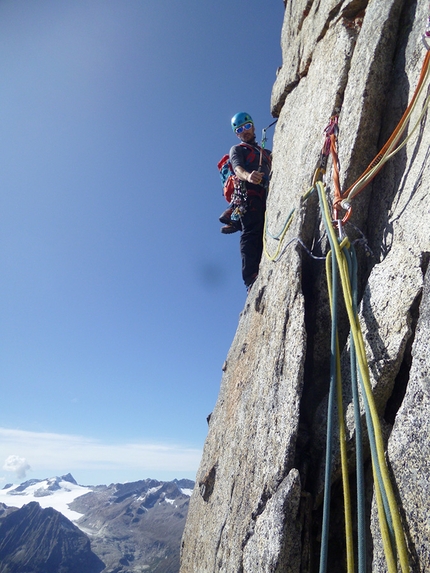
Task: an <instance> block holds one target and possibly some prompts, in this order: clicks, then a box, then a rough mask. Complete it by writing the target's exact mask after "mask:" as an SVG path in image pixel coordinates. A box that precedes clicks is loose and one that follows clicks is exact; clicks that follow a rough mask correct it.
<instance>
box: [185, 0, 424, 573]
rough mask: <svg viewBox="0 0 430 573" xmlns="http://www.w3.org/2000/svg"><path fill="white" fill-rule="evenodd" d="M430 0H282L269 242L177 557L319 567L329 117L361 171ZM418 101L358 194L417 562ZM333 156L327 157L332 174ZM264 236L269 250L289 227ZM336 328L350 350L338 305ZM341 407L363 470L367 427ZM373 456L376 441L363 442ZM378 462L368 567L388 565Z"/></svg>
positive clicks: (363, 254)
mask: <svg viewBox="0 0 430 573" xmlns="http://www.w3.org/2000/svg"><path fill="white" fill-rule="evenodd" d="M427 17H428V2H427V0H418V1H417V0H384V2H380V1H378V0H350V1H336V0H319V1H317V0H295V1H294V2H292V1H291V0H286V1H285V19H284V24H283V29H282V39H281V46H282V52H283V66H282V68H281V69H280V70H279V72H278V75H277V79H276V82H275V85H274V87H273V92H272V101H271V109H272V113H273V115H274V116H275V117H278V123H277V125H276V131H275V136H274V145H273V176H272V181H271V189H270V194H269V199H268V207H267V229H268V231H269V233H270V235H272V236H276V235H278V234H279V232H280V231H281V230H282V228H283V225H284V223H285V221H286V219H287V217H288V215H289V213H290V212H291V208H292V207H295V212H294V218H293V222H292V225H291V226H290V228H289V229H288V232H287V234H286V236H285V239H284V242H283V244H282V246H281V248H280V251H279V256H278V257H276V260H275V262H273V261H271V260H269V259H268V258H267V257H264V256H263V259H262V262H261V265H260V274H259V276H258V279H257V282H256V283H255V285H254V286H253V288H252V290H251V292H250V294H249V295H248V298H247V301H246V304H245V308H244V310H243V312H242V313H241V316H240V320H239V325H238V329H237V332H236V336H235V339H234V341H233V344H232V347H231V349H230V351H229V353H228V356H227V359H226V362H225V365H224V368H223V370H224V373H223V376H222V382H221V388H220V393H219V397H218V401H217V404H216V406H215V409H214V412H213V413H212V416H211V418H210V423H209V432H208V436H207V440H206V444H205V448H204V452H203V457H202V461H201V465H200V468H199V471H198V474H197V479H196V487H195V490H194V492H193V495H192V498H191V501H190V508H189V513H188V519H187V524H186V527H185V532H184V536H183V539H182V556H181V573H196V572H198V573H215V572H224V573H261V572H271V573H280V572H288V573H290V572H291V573H313V572H314V571H317V570H318V556H319V543H320V536H321V513H322V512H321V492H322V490H323V482H322V476H323V474H324V465H325V462H324V456H325V433H326V423H327V422H326V417H327V416H326V412H327V393H328V385H329V361H330V311H329V304H328V294H327V283H326V278H325V269H324V262H323V261H322V260H320V259H314V258H312V257H311V256H310V255H309V251H310V250H311V251H312V253H313V254H314V255H318V256H320V257H324V256H325V254H326V253H327V250H328V246H327V239H326V237H325V232H324V230H323V227H322V225H321V214H320V208H319V204H318V199H317V197H316V196H315V194H313V195H311V196H310V198H309V199H307V200H306V201H305V200H303V199H302V197H303V194H304V193H305V192H306V191H307V190H308V189H309V187H310V184H311V181H312V176H313V174H314V170H315V166H316V164H317V162H318V159H319V157H320V152H321V148H322V145H323V132H324V128H325V127H326V126H327V124H328V122H329V119H330V117H331V116H332V115H333V114H336V115H338V118H339V119H338V123H339V135H338V145H339V148H338V150H339V161H340V183H341V187H342V190H346V189H347V188H348V187H349V186H350V185H351V184H352V183H353V182H354V181H355V180H356V179H357V177H358V176H359V175H360V174H361V173H362V172H363V171H364V169H365V168H366V167H367V165H368V164H369V163H370V162H371V161H372V159H373V158H374V157H375V155H376V154H377V152H378V150H379V149H380V148H381V147H382V146H383V144H384V143H385V141H386V140H387V139H388V137H389V136H390V134H391V133H392V131H393V129H394V128H395V126H396V125H397V123H398V121H399V119H400V117H401V116H402V114H403V112H404V110H405V108H406V106H407V104H408V102H409V101H410V99H411V97H412V94H413V92H414V90H415V86H416V84H417V81H418V77H419V74H420V71H421V67H422V63H423V60H424V57H425V54H426V49H425V47H424V45H423V43H422V41H421V35H422V34H423V32H424V31H425V27H426V22H427ZM428 83H429V82H428V80H427V82H426V84H425V88H424V92H425V93H424V94H423V96H422V97H421V98H420V100H419V102H418V105H417V107H416V109H415V110H414V111H413V113H412V115H411V117H410V121H409V126H408V130H407V133H408V134H411V133H412V131H413V127H414V126H415V125H417V128H416V130H415V131H414V132H413V133H412V135H411V137H410V139H408V140H407V142H406V143H405V145H404V147H403V148H402V149H401V150H400V151H399V152H398V153H397V154H396V155H395V156H394V157H393V158H392V159H391V160H390V161H389V162H388V163H387V164H386V165H385V166H384V168H383V169H382V171H381V172H380V174H379V175H378V176H377V177H376V178H375V179H373V181H372V182H371V183H370V184H369V185H368V186H367V187H366V189H365V190H364V191H363V192H362V193H361V194H360V195H358V196H357V197H355V198H354V199H353V200H352V208H353V211H352V217H351V219H350V223H348V224H347V225H346V226H345V232H346V234H347V235H348V236H349V237H350V239H351V241H357V254H358V260H359V281H358V292H359V300H360V323H361V328H362V331H363V335H364V342H365V347H366V355H367V359H368V362H369V368H370V381H371V384H372V387H373V391H374V396H375V401H376V406H377V410H378V413H379V416H380V421H381V425H382V427H383V431H384V436H385V439H386V450H387V454H386V455H387V460H388V465H389V469H390V472H391V478H392V482H393V485H394V491H395V493H396V496H397V503H398V505H399V508H400V514H401V517H402V521H403V526H404V529H405V534H406V540H407V546H408V552H409V561H410V567H411V571H413V572H414V573H415V572H416V573H418V572H419V573H424V572H425V571H427V570H428V568H429V563H430V542H429V538H430V522H429V518H428V515H430V496H429V493H430V491H429V486H428V483H429V482H430V479H429V478H430V465H429V459H430V456H429V454H430V451H429V445H428V437H427V436H428V435H429V431H430V416H429V413H430V410H429V400H430V382H429V380H430V373H429V358H428V339H429V324H430V316H429V312H430V311H429V305H430V297H429V293H430V288H429V283H430V273H429V271H428V263H429V260H430V236H429V229H430V207H429V192H428V189H429V186H430V164H429V155H430V151H429V149H430V130H429V129H428V125H427V122H428V120H427V113H426V112H424V114H423V115H422V117H421V112H422V110H423V101H424V97H425V95H426V93H427V86H428ZM331 171H332V170H331V164H330V163H329V165H328V168H327V176H326V178H327V185H328V193H329V194H330V192H331V189H330V187H331V180H332V179H331ZM270 235H268V238H267V251H268V253H269V254H271V253H272V254H273V253H275V252H276V249H277V248H278V246H279V241H277V240H275V239H273V238H271V236H270ZM339 312H340V321H339V342H340V345H341V348H342V349H343V352H344V356H346V354H347V351H348V330H349V328H348V321H347V318H346V313H345V311H344V309H343V308H342V305H341V306H340V311H339ZM344 399H345V404H344V407H345V411H346V421H347V433H348V447H349V453H350V454H352V455H350V456H349V457H350V458H351V464H350V468H349V470H350V474H351V476H352V477H354V472H355V467H354V462H353V459H354V458H353V451H354V427H353V424H352V422H353V417H352V415H351V404H350V400H349V395H348V392H347V391H346V392H345V395H344ZM365 455H366V461H365V464H366V469H369V467H370V462H369V454H368V452H367V449H366V448H365ZM333 457H334V468H335V472H334V476H333V484H332V520H331V536H330V546H329V558H328V571H336V573H343V572H344V571H346V564H345V549H344V545H345V543H344V533H343V528H344V526H343V518H342V512H343V502H342V491H341V486H340V480H339V472H338V466H339V464H338V453H337V452H336V451H335V452H334V455H333ZM370 474H371V472H367V475H368V476H369V478H368V484H367V485H368V488H367V489H368V492H369V496H368V498H369V499H368V501H367V504H366V519H367V524H368V530H369V540H370V543H369V544H368V556H367V558H368V571H372V572H378V573H379V572H380V573H382V572H383V571H384V572H385V571H387V566H386V562H385V557H384V555H383V551H382V546H381V540H380V533H379V528H378V526H377V523H376V521H375V508H374V507H372V506H373V505H374V502H373V501H372V495H373V494H372V491H373V489H372V481H371V477H370Z"/></svg>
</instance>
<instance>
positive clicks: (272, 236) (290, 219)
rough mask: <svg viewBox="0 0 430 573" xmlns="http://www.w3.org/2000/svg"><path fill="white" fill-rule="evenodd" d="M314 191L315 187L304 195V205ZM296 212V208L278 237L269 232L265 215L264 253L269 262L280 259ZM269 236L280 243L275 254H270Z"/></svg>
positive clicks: (291, 212)
mask: <svg viewBox="0 0 430 573" xmlns="http://www.w3.org/2000/svg"><path fill="white" fill-rule="evenodd" d="M313 191H314V187H310V188H309V189H308V190H307V191H306V192H305V193H304V194H303V195H302V198H301V203H304V201H306V200H307V199H308V198H309V197H310V195H311V194H312V193H313ZM295 211H296V209H295V208H293V209H292V210H291V211H290V213H289V215H288V217H287V218H286V220H285V223H284V225H283V227H282V229H281V231H280V232H279V233H277V234H276V235H272V233H270V232H269V231H268V229H267V212H266V213H265V215H264V229H263V252H264V254H265V255H266V257H267V258H268V259H269V261H272V262H275V261H276V260H277V259H278V257H279V253H280V252H281V249H282V242H283V240H284V238H285V235H286V234H287V231H288V229H289V228H290V225H291V223H292V222H293V216H294V213H295ZM267 236H269V237H271V238H272V239H274V240H275V241H279V242H278V246H277V248H276V250H275V252H274V253H273V254H270V253H269V250H268V247H267ZM290 242H291V241H290ZM288 244H290V243H288ZM302 244H303V243H302Z"/></svg>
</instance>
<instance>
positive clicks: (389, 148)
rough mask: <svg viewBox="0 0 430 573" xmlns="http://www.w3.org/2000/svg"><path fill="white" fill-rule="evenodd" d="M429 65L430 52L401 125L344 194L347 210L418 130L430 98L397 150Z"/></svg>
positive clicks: (428, 70)
mask: <svg viewBox="0 0 430 573" xmlns="http://www.w3.org/2000/svg"><path fill="white" fill-rule="evenodd" d="M429 64H430V51H427V53H426V55H425V58H424V62H423V65H422V68H421V73H420V76H419V79H418V83H417V86H416V88H415V92H414V95H413V96H412V99H411V101H410V103H409V105H408V107H407V108H406V110H405V112H404V114H403V115H402V117H401V119H400V121H399V123H398V124H397V127H396V128H395V130H394V131H393V133H392V134H391V136H390V138H389V139H388V141H387V142H386V143H385V145H384V146H383V148H382V149H381V151H380V152H379V153H378V154H377V155H376V156H375V157H374V158H373V160H372V161H371V162H370V164H369V165H368V167H367V168H366V169H365V170H364V172H363V173H362V174H361V175H360V177H359V178H358V179H357V181H355V183H353V185H351V187H349V188H348V189H347V190H346V191H345V192H344V193H342V199H343V200H342V206H343V207H344V208H347V207H348V203H349V201H351V199H352V198H353V197H355V196H356V195H358V193H360V192H361V191H362V190H363V189H364V188H365V187H366V186H367V185H368V184H369V183H370V181H371V180H372V179H373V178H374V177H375V176H376V175H377V173H379V171H380V170H381V169H382V167H383V166H384V164H385V163H386V162H387V161H388V160H389V159H391V158H392V157H393V156H394V155H395V154H396V153H397V152H398V151H400V149H402V147H403V146H404V145H406V142H407V141H408V140H409V139H410V137H411V135H412V133H413V132H414V131H415V130H416V128H417V127H418V125H419V123H420V122H421V119H422V118H423V116H424V114H425V112H426V110H427V108H428V106H429V103H430V98H429V97H427V98H426V100H425V102H424V106H423V110H422V112H421V115H420V117H419V119H418V121H417V122H416V124H415V126H414V128H413V130H412V131H411V133H410V134H409V136H408V138H407V139H406V140H405V141H404V142H403V143H402V145H400V146H398V147H397V148H396V147H395V146H396V144H397V142H398V141H399V139H400V138H401V136H402V135H403V133H404V131H405V129H406V127H407V124H408V122H409V119H410V117H411V115H412V112H413V111H414V109H415V107H416V104H417V101H418V99H419V97H420V95H421V92H422V90H423V88H424V84H425V82H426V81H427V79H428V77H429V73H430V65H429Z"/></svg>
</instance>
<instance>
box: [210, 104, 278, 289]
mask: <svg viewBox="0 0 430 573" xmlns="http://www.w3.org/2000/svg"><path fill="white" fill-rule="evenodd" d="M231 127H232V129H233V131H234V133H235V134H236V136H237V137H238V138H239V139H240V141H241V142H242V143H243V144H245V145H241V144H238V145H234V146H233V147H232V148H231V149H230V161H231V165H232V167H233V170H234V173H235V175H236V177H237V185H236V186H235V193H234V194H233V200H232V205H231V206H230V208H229V209H227V210H226V211H225V212H224V213H223V214H222V215H221V217H220V221H221V222H222V223H226V227H227V228H228V227H230V226H231V227H233V229H234V230H236V229H237V225H238V223H240V228H241V231H242V235H241V238H240V253H241V256H242V277H243V281H244V283H245V286H246V287H247V289H248V292H249V290H250V288H251V286H252V284H253V283H254V281H255V279H256V278H257V275H258V268H259V265H260V259H261V254H262V252H263V229H264V214H265V211H266V195H267V188H268V186H269V177H270V168H271V152H270V151H268V150H263V149H262V148H261V147H260V146H259V145H258V144H257V141H256V139H255V128H254V122H253V120H252V117H251V116H250V115H249V114H248V113H245V112H240V113H237V114H236V115H235V116H234V117H233V118H232V120H231ZM223 229H224V231H223V232H226V231H227V232H228V229H225V228H223ZM233 229H232V230H231V231H230V232H234V230H233Z"/></svg>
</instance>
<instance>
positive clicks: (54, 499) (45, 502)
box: [0, 474, 94, 522]
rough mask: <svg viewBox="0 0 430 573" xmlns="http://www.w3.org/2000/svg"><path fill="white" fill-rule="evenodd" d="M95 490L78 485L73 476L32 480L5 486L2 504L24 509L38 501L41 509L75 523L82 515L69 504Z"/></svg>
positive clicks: (0, 492) (0, 497)
mask: <svg viewBox="0 0 430 573" xmlns="http://www.w3.org/2000/svg"><path fill="white" fill-rule="evenodd" d="M93 489H94V488H90V487H84V486H82V485H78V484H77V483H76V481H75V479H74V478H73V476H72V475H71V474H67V475H64V476H61V477H52V478H47V479H43V480H39V479H32V480H28V481H25V482H24V483H21V484H19V485H16V484H7V485H5V486H4V488H3V489H1V490H0V503H4V504H5V505H8V506H12V507H22V506H23V505H26V504H27V503H30V502H31V501H37V503H38V504H39V505H40V506H41V507H43V508H47V507H52V508H54V509H56V510H57V511H59V512H60V513H62V514H63V515H64V516H65V517H67V518H68V519H70V521H73V522H75V521H77V520H78V519H79V518H80V517H82V514H81V513H78V512H77V511H73V510H71V509H69V504H70V503H72V502H73V501H74V500H75V499H76V498H78V497H80V496H81V495H85V494H86V493H89V492H90V491H93Z"/></svg>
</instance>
